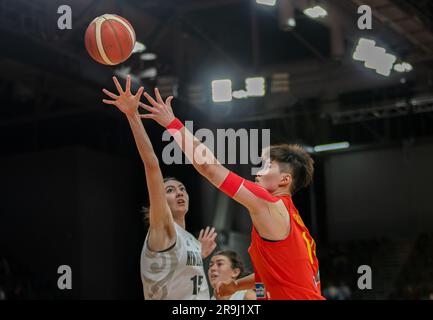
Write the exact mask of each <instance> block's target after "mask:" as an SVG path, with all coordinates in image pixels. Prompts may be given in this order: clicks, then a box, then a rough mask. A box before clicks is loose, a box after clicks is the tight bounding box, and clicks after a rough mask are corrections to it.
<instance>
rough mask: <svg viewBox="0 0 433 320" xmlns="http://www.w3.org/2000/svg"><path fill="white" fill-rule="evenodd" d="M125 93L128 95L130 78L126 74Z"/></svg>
mask: <svg viewBox="0 0 433 320" xmlns="http://www.w3.org/2000/svg"><path fill="white" fill-rule="evenodd" d="M125 92H127V93H130V92H131V76H130V75H129V74H128V76H127V77H126V88H125Z"/></svg>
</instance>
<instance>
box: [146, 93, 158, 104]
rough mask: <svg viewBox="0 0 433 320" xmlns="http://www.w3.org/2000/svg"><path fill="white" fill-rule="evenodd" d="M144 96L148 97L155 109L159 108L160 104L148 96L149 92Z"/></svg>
mask: <svg viewBox="0 0 433 320" xmlns="http://www.w3.org/2000/svg"><path fill="white" fill-rule="evenodd" d="M143 95H144V96H145V97H146V99H147V101H149V102H150V104H151V105H152V106H154V107H158V106H159V104H158V102H156V101H155V99H153V98H152V97H151V96H150V94H148V93H147V92H144V93H143Z"/></svg>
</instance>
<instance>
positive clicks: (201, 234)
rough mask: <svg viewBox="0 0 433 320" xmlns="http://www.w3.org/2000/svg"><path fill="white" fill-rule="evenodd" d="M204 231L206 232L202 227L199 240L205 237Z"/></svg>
mask: <svg viewBox="0 0 433 320" xmlns="http://www.w3.org/2000/svg"><path fill="white" fill-rule="evenodd" d="M203 232H204V230H203V229H201V230H200V234H199V235H198V240H201V239H202V237H203Z"/></svg>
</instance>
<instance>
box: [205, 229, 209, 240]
mask: <svg viewBox="0 0 433 320" xmlns="http://www.w3.org/2000/svg"><path fill="white" fill-rule="evenodd" d="M208 236H209V227H206V230H205V231H204V237H205V238H207V237H208Z"/></svg>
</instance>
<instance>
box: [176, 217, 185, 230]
mask: <svg viewBox="0 0 433 320" xmlns="http://www.w3.org/2000/svg"><path fill="white" fill-rule="evenodd" d="M173 219H174V222H176V223H177V224H178V225H179V226H180V227H182V228H183V229H185V218H184V217H182V218H180V217H178V218H175V217H174V218H173Z"/></svg>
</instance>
